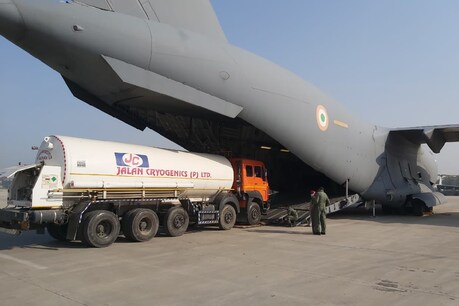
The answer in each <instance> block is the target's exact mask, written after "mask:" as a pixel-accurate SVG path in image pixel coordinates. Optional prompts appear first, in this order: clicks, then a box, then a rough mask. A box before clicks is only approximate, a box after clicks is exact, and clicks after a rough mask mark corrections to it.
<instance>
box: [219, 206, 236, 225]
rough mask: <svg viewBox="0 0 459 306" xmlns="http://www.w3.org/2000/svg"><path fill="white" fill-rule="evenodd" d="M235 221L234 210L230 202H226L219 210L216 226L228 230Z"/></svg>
mask: <svg viewBox="0 0 459 306" xmlns="http://www.w3.org/2000/svg"><path fill="white" fill-rule="evenodd" d="M235 223H236V210H235V209H234V207H233V206H231V205H230V204H226V205H225V206H224V207H223V209H222V211H221V212H220V221H219V222H218V226H219V227H220V229H222V230H229V229H231V228H233V226H234V224H235Z"/></svg>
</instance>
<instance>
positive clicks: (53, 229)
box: [46, 223, 69, 241]
mask: <svg viewBox="0 0 459 306" xmlns="http://www.w3.org/2000/svg"><path fill="white" fill-rule="evenodd" d="M46 230H47V231H48V234H49V235H50V236H51V237H53V238H54V239H56V240H59V241H69V239H67V224H63V225H59V224H55V223H49V224H48V225H46Z"/></svg>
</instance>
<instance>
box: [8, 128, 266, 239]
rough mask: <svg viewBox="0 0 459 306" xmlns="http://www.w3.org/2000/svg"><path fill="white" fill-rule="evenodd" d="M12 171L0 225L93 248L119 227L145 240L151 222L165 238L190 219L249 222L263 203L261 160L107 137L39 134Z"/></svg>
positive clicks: (114, 234) (153, 230)
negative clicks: (31, 159)
mask: <svg viewBox="0 0 459 306" xmlns="http://www.w3.org/2000/svg"><path fill="white" fill-rule="evenodd" d="M14 175H15V177H14V180H13V183H12V184H11V186H10V189H9V191H8V207H7V208H5V209H2V210H0V229H3V231H6V232H20V231H21V230H28V229H37V231H39V232H44V228H45V227H46V228H47V229H48V232H49V233H50V234H51V236H53V237H54V238H56V239H59V240H76V239H81V240H83V242H85V243H86V244H88V245H90V246H94V247H104V246H108V245H110V244H111V243H113V242H114V241H115V240H116V238H117V237H118V235H119V233H120V230H121V231H122V232H123V234H124V235H125V236H126V237H127V238H128V239H130V240H132V241H146V240H149V239H151V238H153V237H154V236H155V235H156V233H157V231H158V227H159V225H160V221H159V220H161V221H162V222H161V224H162V225H163V226H164V228H165V230H166V231H167V232H168V233H169V234H170V235H171V236H180V235H182V234H183V233H184V232H185V231H186V229H187V227H188V225H189V222H190V221H191V222H192V223H197V224H218V225H219V226H220V228H221V229H230V228H232V227H233V225H234V223H235V222H236V218H238V219H239V220H245V221H246V222H248V223H249V224H256V223H258V222H259V221H260V218H261V213H263V212H266V210H267V209H268V206H269V204H268V190H269V186H268V182H267V176H266V170H265V167H264V165H263V163H262V162H259V161H254V160H246V159H231V160H228V159H227V158H225V157H223V156H219V155H211V154H198V153H189V152H184V151H176V150H166V149H158V148H152V147H144V146H138V145H129V144H121V143H115V142H105V141H97V140H88V139H80V138H72V137H63V136H50V137H46V138H45V139H44V141H43V142H42V144H41V146H40V148H39V151H38V154H37V158H36V163H35V164H34V165H30V166H26V167H23V168H21V169H19V170H17V171H16V172H15V173H14ZM120 220H121V221H120Z"/></svg>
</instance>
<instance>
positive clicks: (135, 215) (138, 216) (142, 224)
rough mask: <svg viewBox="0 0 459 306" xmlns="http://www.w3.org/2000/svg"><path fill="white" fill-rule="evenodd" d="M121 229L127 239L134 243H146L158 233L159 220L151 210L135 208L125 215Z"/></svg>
mask: <svg viewBox="0 0 459 306" xmlns="http://www.w3.org/2000/svg"><path fill="white" fill-rule="evenodd" d="M122 227H123V233H124V235H125V236H126V238H127V239H129V240H131V241H135V242H140V241H148V240H150V239H151V238H153V237H155V236H156V233H157V232H158V227H159V218H158V215H157V214H156V213H155V212H154V211H152V210H151V209H143V208H137V209H133V210H131V211H129V212H127V213H126V215H125V216H124V217H123V222H122Z"/></svg>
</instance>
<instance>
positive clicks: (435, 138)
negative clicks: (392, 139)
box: [390, 124, 459, 153]
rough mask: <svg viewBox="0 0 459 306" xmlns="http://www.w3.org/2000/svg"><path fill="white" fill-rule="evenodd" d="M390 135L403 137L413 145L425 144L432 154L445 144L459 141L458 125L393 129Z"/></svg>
mask: <svg viewBox="0 0 459 306" xmlns="http://www.w3.org/2000/svg"><path fill="white" fill-rule="evenodd" d="M390 134H397V135H400V136H403V137H404V138H406V139H407V140H409V141H411V142H413V143H417V144H422V143H425V144H427V145H428V146H429V147H430V149H431V150H432V151H433V152H434V153H440V150H441V149H442V148H443V146H444V145H445V143H447V142H456V141H459V124H454V125H436V126H422V127H414V128H400V129H393V130H391V131H390Z"/></svg>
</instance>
